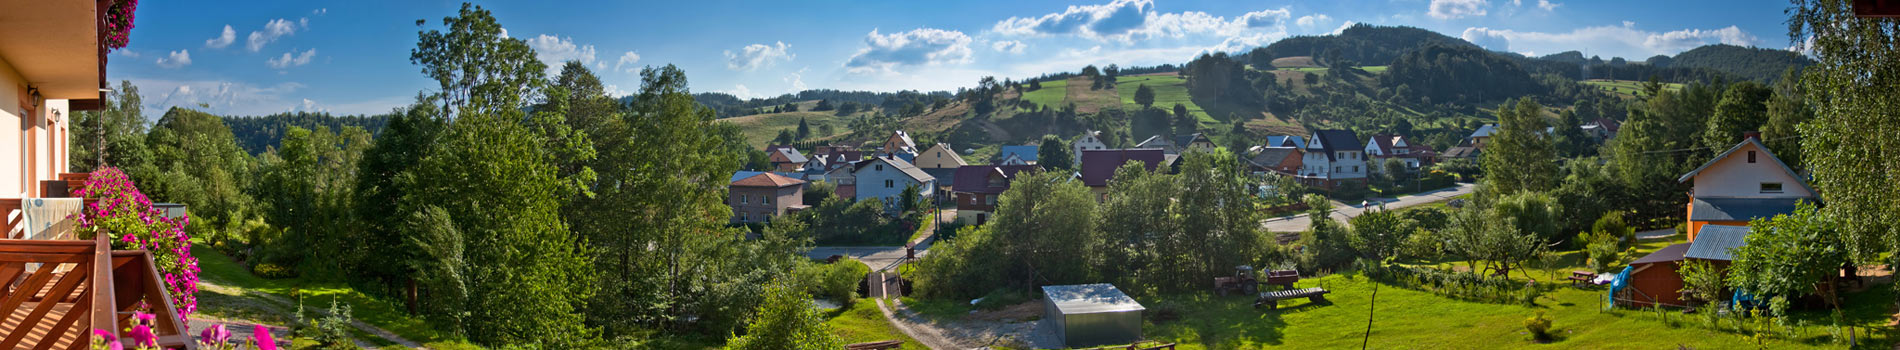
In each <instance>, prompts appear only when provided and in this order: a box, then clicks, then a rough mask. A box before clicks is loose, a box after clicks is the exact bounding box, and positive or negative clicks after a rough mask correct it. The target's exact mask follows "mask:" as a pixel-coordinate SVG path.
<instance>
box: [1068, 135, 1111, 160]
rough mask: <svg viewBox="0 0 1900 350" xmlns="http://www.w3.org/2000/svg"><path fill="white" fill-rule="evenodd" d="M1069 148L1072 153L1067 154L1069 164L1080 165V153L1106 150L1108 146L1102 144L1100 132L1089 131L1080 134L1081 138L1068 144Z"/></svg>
mask: <svg viewBox="0 0 1900 350" xmlns="http://www.w3.org/2000/svg"><path fill="white" fill-rule="evenodd" d="M1069 148H1070V150H1071V151H1073V152H1071V153H1069V156H1070V158H1072V159H1070V160H1069V164H1082V151H1087V150H1103V149H1108V144H1107V143H1103V142H1102V132H1101V131H1096V130H1089V131H1088V132H1084V133H1082V136H1081V137H1077V138H1075V142H1071V143H1069Z"/></svg>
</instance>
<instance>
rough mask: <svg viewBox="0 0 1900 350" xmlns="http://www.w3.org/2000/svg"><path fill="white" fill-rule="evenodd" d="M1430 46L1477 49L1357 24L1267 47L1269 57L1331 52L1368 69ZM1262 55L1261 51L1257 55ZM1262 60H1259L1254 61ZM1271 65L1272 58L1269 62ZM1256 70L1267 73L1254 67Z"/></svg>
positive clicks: (1427, 34)
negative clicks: (1365, 65) (1330, 33)
mask: <svg viewBox="0 0 1900 350" xmlns="http://www.w3.org/2000/svg"><path fill="white" fill-rule="evenodd" d="M1430 46H1453V47H1467V48H1473V49H1476V48H1477V45H1472V44H1471V43H1469V42H1465V41H1464V40H1461V39H1458V38H1453V37H1450V36H1445V35H1444V34H1439V33H1437V32H1433V31H1430V30H1425V29H1419V28H1414V27H1402V26H1401V27H1381V26H1373V25H1369V24H1364V23H1361V24H1355V25H1353V26H1352V27H1347V28H1346V30H1344V31H1340V32H1339V34H1335V35H1322V36H1297V37H1292V38H1287V39H1284V40H1280V41H1276V42H1274V43H1273V44H1271V45H1267V47H1266V50H1267V51H1266V52H1269V54H1268V55H1267V56H1274V57H1273V58H1278V57H1294V56H1313V57H1325V56H1328V55H1327V52H1329V51H1334V50H1336V51H1338V53H1336V54H1333V55H1331V56H1334V57H1336V59H1339V60H1352V61H1356V62H1361V63H1364V64H1367V65H1384V64H1386V63H1388V62H1392V61H1393V60H1396V59H1398V58H1399V56H1402V55H1404V54H1406V53H1407V52H1411V51H1413V50H1417V49H1420V48H1424V47H1430ZM1255 52H1260V51H1255ZM1250 58H1251V59H1253V60H1259V58H1252V57H1250ZM1267 60H1268V61H1271V60H1272V58H1268V59H1267ZM1254 68H1257V69H1267V68H1268V67H1262V66H1260V65H1255V66H1254Z"/></svg>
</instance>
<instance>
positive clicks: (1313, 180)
mask: <svg viewBox="0 0 1900 350" xmlns="http://www.w3.org/2000/svg"><path fill="white" fill-rule="evenodd" d="M1360 145H1362V144H1361V143H1359V137H1358V136H1356V135H1353V133H1352V132H1351V131H1346V130H1315V131H1313V137H1311V138H1309V139H1308V140H1307V142H1306V152H1305V156H1304V157H1303V158H1302V159H1301V160H1300V173H1299V176H1298V177H1299V179H1300V182H1301V183H1305V184H1306V185H1307V186H1313V187H1318V188H1324V189H1333V188H1337V187H1339V185H1342V184H1346V183H1354V182H1356V183H1361V184H1363V183H1365V182H1366V171H1367V169H1366V156H1365V150H1364V149H1361V148H1359V146H1360Z"/></svg>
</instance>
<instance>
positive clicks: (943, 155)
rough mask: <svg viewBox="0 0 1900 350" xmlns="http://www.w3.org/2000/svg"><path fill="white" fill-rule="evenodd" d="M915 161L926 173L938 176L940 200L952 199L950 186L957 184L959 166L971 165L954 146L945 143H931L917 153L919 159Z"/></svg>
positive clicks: (938, 195) (938, 196)
mask: <svg viewBox="0 0 1900 350" xmlns="http://www.w3.org/2000/svg"><path fill="white" fill-rule="evenodd" d="M913 163H914V164H915V165H917V167H918V168H922V169H924V172H925V173H929V174H930V176H932V177H936V178H937V200H939V201H947V200H950V188H951V187H952V186H956V183H955V179H956V174H957V168H961V167H964V166H967V165H969V163H965V162H963V157H962V156H958V155H957V151H956V150H955V149H954V148H951V147H950V145H949V144H945V143H938V144H935V145H931V146H930V148H929V149H925V150H924V151H923V152H920V153H917V161H916V162H913Z"/></svg>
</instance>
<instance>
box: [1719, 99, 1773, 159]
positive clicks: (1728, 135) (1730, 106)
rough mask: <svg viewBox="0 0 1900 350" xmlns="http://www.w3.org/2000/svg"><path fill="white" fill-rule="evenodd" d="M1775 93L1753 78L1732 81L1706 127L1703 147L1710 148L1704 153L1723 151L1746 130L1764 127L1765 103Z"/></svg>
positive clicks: (1766, 115)
mask: <svg viewBox="0 0 1900 350" xmlns="http://www.w3.org/2000/svg"><path fill="white" fill-rule="evenodd" d="M1773 94H1774V93H1773V92H1772V91H1769V90H1768V88H1767V87H1764V86H1762V85H1761V84H1758V83H1755V82H1752V81H1744V82H1740V83H1735V84H1730V85H1729V86H1728V90H1727V91H1725V92H1723V93H1722V101H1721V102H1719V103H1717V104H1716V105H1715V114H1714V115H1712V116H1709V120H1708V122H1707V123H1706V125H1707V126H1706V127H1705V128H1704V129H1703V131H1702V147H1706V148H1708V150H1705V151H1703V153H1706V154H1708V155H1710V156H1714V155H1717V154H1721V153H1722V152H1723V151H1727V150H1728V149H1729V148H1732V147H1735V143H1736V142H1741V140H1742V132H1746V131H1759V130H1761V126H1762V124H1766V123H1767V122H1768V107H1767V106H1765V105H1763V104H1762V103H1763V102H1766V101H1767V100H1768V97H1769V96H1772V95H1773Z"/></svg>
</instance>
